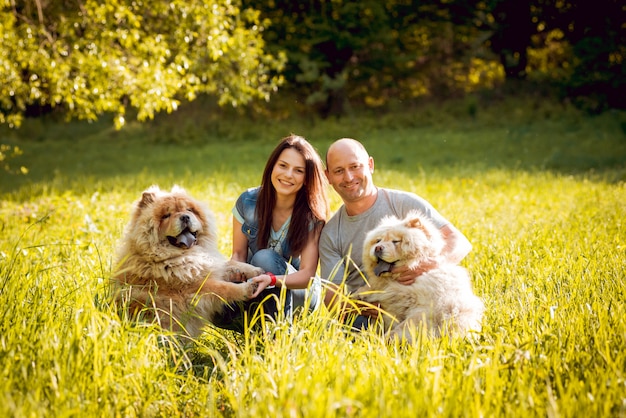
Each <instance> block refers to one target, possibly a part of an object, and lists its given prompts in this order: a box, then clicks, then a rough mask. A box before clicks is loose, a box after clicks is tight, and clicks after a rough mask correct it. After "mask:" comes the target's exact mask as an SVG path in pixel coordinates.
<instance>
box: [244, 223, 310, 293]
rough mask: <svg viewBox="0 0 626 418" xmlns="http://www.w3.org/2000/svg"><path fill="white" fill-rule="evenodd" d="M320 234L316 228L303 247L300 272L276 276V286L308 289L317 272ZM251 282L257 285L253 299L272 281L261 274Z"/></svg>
mask: <svg viewBox="0 0 626 418" xmlns="http://www.w3.org/2000/svg"><path fill="white" fill-rule="evenodd" d="M320 232H321V228H316V229H315V230H314V231H313V232H312V233H311V235H310V237H309V240H308V241H307V243H306V245H305V246H304V249H303V250H302V254H300V270H298V271H296V272H295V273H291V274H288V275H280V276H279V275H276V286H286V287H287V288H288V289H305V288H307V287H308V285H309V282H310V280H311V277H314V276H315V273H316V272H317V263H318V261H319V250H318V248H317V245H318V243H319V239H320ZM242 235H243V234H242ZM252 280H254V281H255V282H256V283H258V284H259V287H258V288H257V290H256V292H254V294H253V295H252V297H253V298H254V297H256V296H258V295H259V294H260V293H261V292H262V291H263V290H264V289H265V288H266V287H267V286H269V285H270V282H271V280H272V279H271V277H270V276H269V275H268V274H261V275H259V276H257V277H254V278H253V279H252Z"/></svg>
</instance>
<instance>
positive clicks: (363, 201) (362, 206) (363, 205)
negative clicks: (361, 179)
mask: <svg viewBox="0 0 626 418" xmlns="http://www.w3.org/2000/svg"><path fill="white" fill-rule="evenodd" d="M377 198H378V188H377V187H374V188H373V189H372V190H371V191H370V192H368V193H367V195H365V196H362V197H361V198H360V199H359V200H356V201H354V202H344V206H345V208H346V213H347V214H348V215H350V216H356V215H360V214H362V213H363V212H365V211H366V210H368V209H369V208H371V207H372V206H374V203H376V199H377Z"/></svg>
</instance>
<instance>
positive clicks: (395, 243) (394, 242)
mask: <svg viewBox="0 0 626 418" xmlns="http://www.w3.org/2000/svg"><path fill="white" fill-rule="evenodd" d="M391 242H392V243H393V245H398V244H400V243H401V242H402V240H400V239H394V240H393V241H391Z"/></svg>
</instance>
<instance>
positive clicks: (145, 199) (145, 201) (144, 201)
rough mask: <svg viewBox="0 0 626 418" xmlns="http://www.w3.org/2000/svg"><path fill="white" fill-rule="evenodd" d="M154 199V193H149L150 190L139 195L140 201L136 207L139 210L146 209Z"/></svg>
mask: <svg viewBox="0 0 626 418" xmlns="http://www.w3.org/2000/svg"><path fill="white" fill-rule="evenodd" d="M155 197H156V194H155V192H153V191H150V190H146V191H145V192H143V194H142V195H141V200H140V201H139V204H138V205H137V206H138V207H139V208H142V209H143V208H145V207H147V206H148V205H150V204H151V203H153V202H154V199H155Z"/></svg>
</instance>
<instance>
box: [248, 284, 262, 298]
mask: <svg viewBox="0 0 626 418" xmlns="http://www.w3.org/2000/svg"><path fill="white" fill-rule="evenodd" d="M246 286H248V299H249V298H250V297H251V296H252V295H253V294H254V292H256V290H257V289H258V287H259V284H258V283H255V282H253V281H252V280H250V281H248V282H246Z"/></svg>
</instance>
